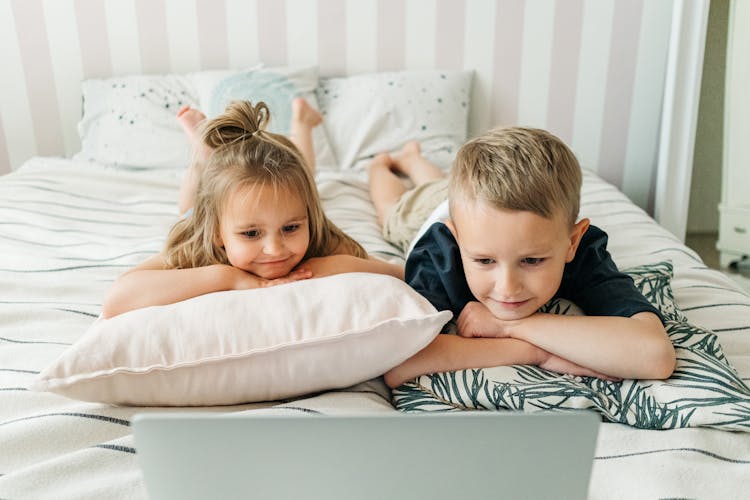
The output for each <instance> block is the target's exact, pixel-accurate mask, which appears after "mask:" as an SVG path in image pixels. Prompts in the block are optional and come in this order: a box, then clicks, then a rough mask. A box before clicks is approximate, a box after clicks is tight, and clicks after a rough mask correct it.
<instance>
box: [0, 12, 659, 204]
mask: <svg viewBox="0 0 750 500" xmlns="http://www.w3.org/2000/svg"><path fill="white" fill-rule="evenodd" d="M672 8H673V2H671V1H661V2H645V1H643V0H528V1H522V0H409V1H408V2H406V1H401V0H379V1H378V0H317V1H313V0H283V1H279V0H192V1H186V0H0V65H2V68H3V77H2V79H0V172H7V171H10V170H11V169H15V168H17V167H19V166H20V165H21V164H22V163H23V161H24V160H26V159H27V158H29V157H30V156H33V155H64V156H70V155H72V154H73V153H75V152H77V151H78V150H79V148H80V143H79V139H78V136H77V132H76V127H75V124H76V122H77V121H78V118H79V116H80V112H81V102H80V92H79V87H80V82H81V80H82V79H85V78H93V77H104V76H109V75H123V74H129V73H166V72H187V71H193V70H199V69H211V68H223V67H232V68H241V67H243V66H248V65H250V64H253V63H256V62H259V61H262V62H265V63H266V64H268V65H301V64H318V65H319V66H320V68H321V73H322V74H323V75H326V76H327V75H342V74H356V73H363V72H372V71H386V70H397V69H402V68H409V69H412V68H413V69H417V68H443V69H463V68H471V69H474V70H475V71H476V79H475V86H474V94H473V101H472V112H471V131H472V133H477V132H479V131H483V130H485V129H486V128H488V127H489V126H491V125H494V124H522V125H531V126H538V127H544V128H548V129H550V130H552V131H553V132H554V133H556V134H558V135H559V136H560V137H561V138H562V139H564V140H565V141H567V142H568V144H570V145H571V146H572V148H573V150H574V151H575V152H576V154H577V155H578V156H579V159H580V160H581V163H582V164H583V165H584V167H587V168H590V169H592V170H595V171H597V172H598V173H599V174H600V175H602V176H603V177H604V178H605V179H607V180H609V181H611V182H613V183H614V184H616V185H617V186H619V187H621V188H622V189H623V190H624V191H625V193H626V194H628V195H629V196H630V197H631V198H632V199H633V200H634V201H635V202H636V203H637V204H639V205H640V206H642V207H644V208H647V209H649V210H650V209H651V207H652V206H653V192H654V179H655V170H656V162H657V155H658V139H659V123H660V116H661V107H662V97H663V96H662V94H663V85H664V76H665V66H666V64H665V63H666V59H667V51H668V44H669V35H670V27H671V15H672Z"/></svg>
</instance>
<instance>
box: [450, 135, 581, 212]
mask: <svg viewBox="0 0 750 500" xmlns="http://www.w3.org/2000/svg"><path fill="white" fill-rule="evenodd" d="M581 178H582V175H581V166H580V165H579V164H578V160H577V159H576V157H575V155H574V154H573V152H572V151H571V150H570V149H569V148H568V147H567V146H566V145H565V143H563V142H562V141H561V140H560V139H558V138H557V137H555V136H554V135H552V134H551V133H549V132H547V131H545V130H541V129H534V128H523V127H498V128H494V129H491V130H490V131H488V132H487V133H485V134H483V135H481V136H479V137H476V138H475V139H472V140H470V141H468V142H467V143H466V144H464V145H463V146H461V148H460V149H459V150H458V153H457V154H456V159H455V160H454V162H453V167H452V170H451V180H450V187H449V195H448V196H449V199H450V200H451V201H450V205H451V207H452V206H453V204H454V203H455V202H457V201H459V200H462V199H463V200H473V201H482V202H484V203H488V204H489V205H490V206H492V207H494V208H497V209H501V210H523V211H528V212H533V213H535V214H537V215H540V216H542V217H545V218H548V219H551V218H553V217H554V216H555V215H556V214H557V213H562V214H563V215H565V217H566V219H567V221H568V222H569V223H570V224H571V225H573V224H575V222H576V219H577V218H578V210H579V204H580V196H581Z"/></svg>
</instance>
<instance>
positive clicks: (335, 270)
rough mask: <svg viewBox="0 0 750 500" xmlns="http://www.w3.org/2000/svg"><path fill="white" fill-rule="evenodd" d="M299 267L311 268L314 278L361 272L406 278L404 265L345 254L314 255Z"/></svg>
mask: <svg viewBox="0 0 750 500" xmlns="http://www.w3.org/2000/svg"><path fill="white" fill-rule="evenodd" d="M298 268H304V269H309V270H310V271H312V277H313V278H322V277H323V276H332V275H334V274H342V273H357V272H360V273H376V274H387V275H390V276H393V277H395V278H398V279H400V280H403V279H404V266H402V265H400V264H391V263H390V262H385V261H382V260H380V259H376V258H374V257H368V258H366V259H363V258H360V257H355V256H353V255H345V254H338V255H328V256H325V257H313V258H311V259H307V260H306V261H303V262H302V263H300V264H299V266H298Z"/></svg>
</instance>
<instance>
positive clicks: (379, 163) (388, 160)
mask: <svg viewBox="0 0 750 500" xmlns="http://www.w3.org/2000/svg"><path fill="white" fill-rule="evenodd" d="M392 167H393V158H392V157H391V155H389V154H388V153H380V154H377V155H375V156H374V157H373V158H372V161H371V162H370V163H369V164H368V165H367V173H368V175H369V177H370V178H372V176H373V172H374V171H376V170H381V169H384V170H389V171H391V172H393V168H392Z"/></svg>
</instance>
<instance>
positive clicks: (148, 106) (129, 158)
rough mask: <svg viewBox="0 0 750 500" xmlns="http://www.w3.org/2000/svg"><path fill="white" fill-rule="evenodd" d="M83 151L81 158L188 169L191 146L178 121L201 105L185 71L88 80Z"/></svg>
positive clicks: (84, 91)
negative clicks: (180, 114)
mask: <svg viewBox="0 0 750 500" xmlns="http://www.w3.org/2000/svg"><path fill="white" fill-rule="evenodd" d="M82 94H83V117H82V118H81V121H80V122H78V133H79V135H80V138H81V151H80V152H79V153H77V154H76V155H74V156H73V159H75V160H81V161H92V162H97V163H101V164H103V165H108V166H112V167H118V168H128V169H175V168H178V169H183V168H186V167H187V166H188V164H189V163H190V155H191V146H190V142H189V141H188V138H187V135H186V134H185V132H184V131H183V130H182V127H181V126H180V124H179V122H178V121H177V118H176V116H177V112H178V111H179V109H180V108H181V107H182V106H185V105H187V106H197V103H198V101H197V98H196V95H195V90H194V89H193V86H192V83H191V81H190V79H189V78H188V77H187V76H185V75H130V76H123V77H115V78H107V79H96V78H95V79H89V80H85V81H84V82H83V84H82Z"/></svg>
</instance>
